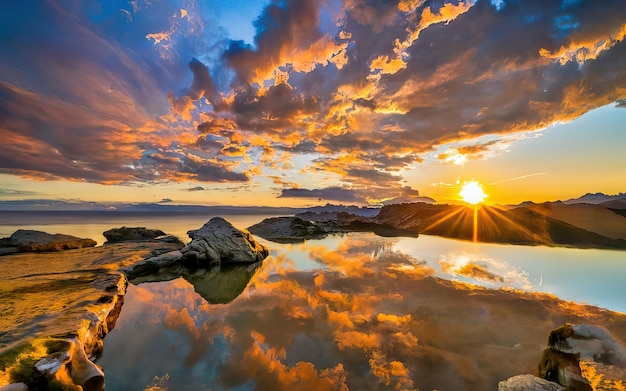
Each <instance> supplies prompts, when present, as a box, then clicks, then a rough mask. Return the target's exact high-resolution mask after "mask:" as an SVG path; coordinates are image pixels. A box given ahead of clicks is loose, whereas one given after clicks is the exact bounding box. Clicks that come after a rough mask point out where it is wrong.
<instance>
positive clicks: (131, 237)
mask: <svg viewBox="0 0 626 391" xmlns="http://www.w3.org/2000/svg"><path fill="white" fill-rule="evenodd" d="M102 235H104V237H105V238H106V239H107V241H106V242H107V243H120V242H129V241H137V240H152V239H154V240H159V241H162V242H166V243H181V244H182V242H181V241H180V239H178V238H177V237H176V236H174V235H168V234H166V233H165V232H163V231H161V230H160V229H150V228H146V227H121V228H112V229H110V230H108V231H105V232H103V233H102Z"/></svg>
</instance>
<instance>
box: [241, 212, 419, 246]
mask: <svg viewBox="0 0 626 391" xmlns="http://www.w3.org/2000/svg"><path fill="white" fill-rule="evenodd" d="M248 230H249V231H250V232H251V233H253V234H255V235H257V236H260V237H262V238H263V239H266V240H271V241H273V242H277V243H298V242H303V241H304V240H308V239H323V238H325V237H326V236H328V235H329V234H332V233H343V232H373V233H375V234H377V235H379V236H387V237H394V236H405V237H417V233H416V232H414V231H410V230H406V229H402V228H396V227H393V226H391V225H389V224H380V223H377V222H374V221H372V219H371V218H369V217H363V216H357V215H352V214H348V213H345V212H339V213H334V212H333V213H329V212H322V213H312V212H306V213H300V214H298V215H296V216H293V217H272V218H268V219H265V220H263V221H261V222H260V223H258V224H255V225H253V226H250V227H248Z"/></svg>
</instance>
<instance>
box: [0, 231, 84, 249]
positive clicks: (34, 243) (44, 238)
mask: <svg viewBox="0 0 626 391" xmlns="http://www.w3.org/2000/svg"><path fill="white" fill-rule="evenodd" d="M95 245H96V241H95V240H92V239H83V238H77V237H76V236H71V235H64V234H54V235H52V234H49V233H46V232H42V231H33V230H24V229H18V230H17V231H15V232H14V233H13V234H12V235H11V236H10V237H8V238H2V239H0V255H7V254H14V253H21V252H44V251H63V250H72V249H77V248H84V247H94V246H95Z"/></svg>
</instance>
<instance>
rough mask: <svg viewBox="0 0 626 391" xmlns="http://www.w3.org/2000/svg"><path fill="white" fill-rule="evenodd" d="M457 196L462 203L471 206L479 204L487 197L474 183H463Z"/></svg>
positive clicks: (476, 183) (481, 188) (479, 186)
mask: <svg viewBox="0 0 626 391" xmlns="http://www.w3.org/2000/svg"><path fill="white" fill-rule="evenodd" d="M459 194H460V195H461V198H462V199H463V201H465V202H467V203H468V204H472V205H476V204H480V203H481V202H483V200H484V199H485V197H487V194H485V192H484V191H483V187H482V186H481V185H480V183H478V182H476V181H470V182H464V183H463V188H462V189H461V192H460V193H459Z"/></svg>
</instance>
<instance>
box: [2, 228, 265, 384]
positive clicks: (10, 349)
mask: <svg viewBox="0 0 626 391" xmlns="http://www.w3.org/2000/svg"><path fill="white" fill-rule="evenodd" d="M104 235H105V237H106V238H107V240H108V242H107V245H106V246H102V247H95V248H80V249H76V250H73V251H66V252H64V253H63V254H62V255H61V254H59V253H42V254H37V255H36V256H35V255H33V254H13V255H8V256H6V257H4V259H3V260H2V262H3V264H2V265H3V267H2V268H1V269H0V281H2V282H3V283H2V284H0V390H2V391H7V390H24V389H27V390H30V391H36V390H48V389H60V390H76V389H83V390H85V391H99V390H104V373H103V372H102V369H101V368H100V367H98V366H97V365H96V364H94V361H95V360H96V359H97V358H99V357H100V355H101V354H102V350H103V338H104V336H105V335H106V334H107V333H108V332H109V331H110V330H111V329H113V327H114V326H115V323H116V321H117V318H118V317H119V314H120V312H121V309H122V305H123V301H124V294H125V293H126V287H127V285H128V279H129V278H131V279H135V280H134V281H139V282H141V281H142V279H143V281H144V282H145V281H151V280H154V281H157V280H159V279H160V278H161V277H158V276H162V275H163V274H164V273H165V274H168V275H169V276H170V277H171V278H178V277H181V276H182V277H184V278H185V279H187V280H188V281H191V282H192V283H193V284H194V286H195V287H197V291H198V292H199V293H200V294H201V295H202V296H203V297H205V298H206V299H207V301H208V302H211V303H227V302H229V301H232V300H233V299H234V298H235V297H237V295H239V294H240V293H241V292H242V291H243V289H244V288H245V286H246V284H247V282H248V281H249V280H250V278H251V277H252V275H253V274H254V272H255V270H256V268H257V267H258V264H259V262H260V261H262V260H263V259H264V258H265V257H266V256H267V255H268V254H269V250H268V249H267V248H266V247H265V246H263V245H261V244H260V243H258V242H257V241H256V240H255V239H254V238H253V237H252V235H250V233H249V232H247V231H240V230H238V229H236V228H235V227H233V226H232V224H230V222H228V221H227V220H225V219H222V218H213V219H211V220H210V221H209V222H208V223H207V224H205V225H204V226H203V227H202V228H201V229H199V230H195V231H190V236H191V238H192V239H193V241H192V242H191V243H190V245H189V246H186V247H185V248H182V247H183V244H182V242H180V240H178V238H176V237H174V236H172V235H167V234H165V233H164V232H163V231H161V230H152V229H146V228H142V227H139V228H127V227H122V228H116V229H112V230H109V231H106V232H105V233H104ZM10 240H11V243H12V244H14V245H16V246H22V247H24V246H35V245H40V244H41V243H47V245H49V244H50V243H55V245H60V244H58V243H60V242H59V241H60V240H65V241H66V242H67V241H74V240H78V241H83V240H84V239H79V238H74V237H70V236H68V235H49V234H46V233H44V232H39V231H23V230H19V231H18V232H16V234H14V235H13V236H12V237H11V238H10ZM88 240H89V241H90V242H86V243H88V244H90V245H91V246H93V245H95V241H91V240H90V239H88ZM85 241H87V240H85ZM91 242H93V244H91ZM64 243H65V242H64ZM36 248H37V249H35V250H30V251H57V250H41V249H40V247H36ZM46 248H49V247H46ZM181 248H182V251H181ZM63 249H65V248H63ZM185 257H186V258H185ZM190 259H192V260H193V262H191V263H193V264H194V265H196V266H202V265H204V264H205V263H206V265H210V264H213V263H216V262H217V263H218V264H220V265H221V264H222V263H223V264H226V265H227V264H229V263H231V264H235V265H240V266H238V267H237V266H234V267H231V268H228V267H227V268H226V269H225V271H226V272H225V273H221V270H220V268H218V269H202V268H201V269H197V268H194V269H189V268H186V267H183V265H182V261H183V260H186V261H189V260H190ZM241 264H245V265H241ZM41 265H45V268H42V266H41ZM154 276H157V277H154ZM161 280H162V279H161ZM77 387H78V388H77Z"/></svg>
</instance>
